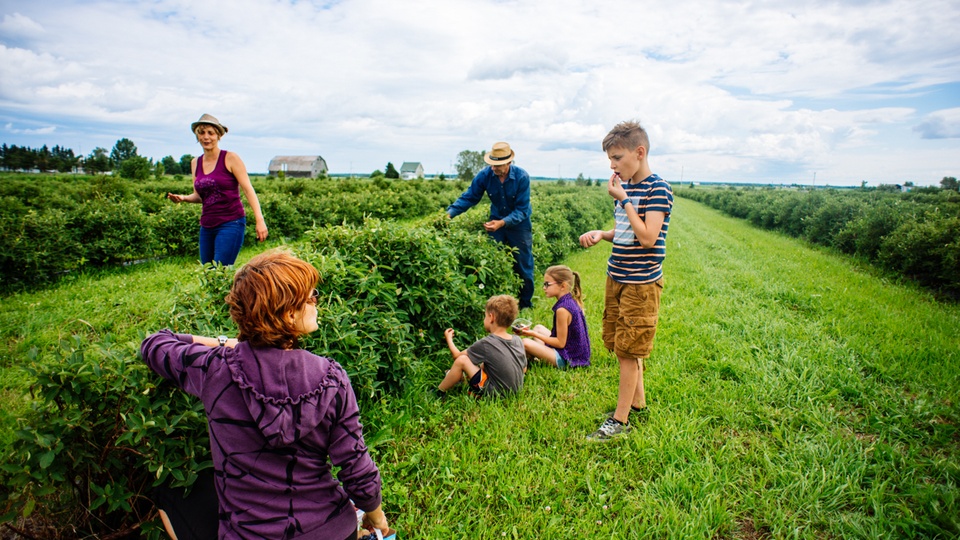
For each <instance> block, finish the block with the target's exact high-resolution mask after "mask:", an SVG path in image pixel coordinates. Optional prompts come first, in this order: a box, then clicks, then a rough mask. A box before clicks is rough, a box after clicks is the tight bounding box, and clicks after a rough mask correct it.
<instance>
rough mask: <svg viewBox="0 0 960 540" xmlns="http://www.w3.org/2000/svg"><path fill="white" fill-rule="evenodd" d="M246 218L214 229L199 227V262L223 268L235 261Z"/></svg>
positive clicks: (241, 240) (222, 224) (245, 225)
mask: <svg viewBox="0 0 960 540" xmlns="http://www.w3.org/2000/svg"><path fill="white" fill-rule="evenodd" d="M246 228H247V218H245V217H242V218H240V219H235V220H233V221H228V222H226V223H221V224H220V225H217V226H216V227H200V262H201V263H202V264H210V263H220V264H222V265H224V266H226V265H230V264H233V263H234V262H236V261H237V255H239V254H240V247H241V246H243V233H244V231H245V230H246Z"/></svg>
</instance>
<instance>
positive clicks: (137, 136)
mask: <svg viewBox="0 0 960 540" xmlns="http://www.w3.org/2000/svg"><path fill="white" fill-rule="evenodd" d="M0 17H2V18H0V121H2V122H3V123H5V124H7V125H8V126H9V127H8V128H7V129H6V130H5V131H4V137H5V139H4V142H7V143H14V144H27V145H33V146H40V145H42V144H48V145H53V144H60V145H63V146H68V147H72V148H74V149H75V150H80V151H83V152H86V153H89V152H90V150H92V148H93V147H94V146H105V147H107V148H108V149H109V148H110V147H111V146H112V145H113V144H114V142H116V140H117V139H119V138H121V137H128V138H130V139H132V140H134V142H135V143H137V146H138V148H139V149H140V152H141V154H144V155H148V156H151V157H155V158H160V157H162V156H164V155H168V154H169V155H173V156H175V157H178V156H180V155H181V154H184V153H196V152H198V150H199V149H198V147H197V146H196V144H195V142H194V140H193V137H192V136H191V134H190V133H189V131H188V129H189V124H190V122H192V121H193V120H195V119H196V118H198V117H199V116H200V115H201V114H202V113H204V112H208V113H211V114H214V115H215V116H217V117H218V118H220V120H221V121H223V122H224V123H225V124H227V125H228V126H230V133H229V134H228V135H227V137H226V138H225V139H224V141H223V147H224V148H227V149H230V150H235V151H237V152H238V153H239V154H240V155H241V157H242V158H243V159H244V160H245V161H246V163H247V166H248V168H249V169H250V170H252V171H264V170H265V169H266V164H267V162H268V161H269V159H270V158H271V157H272V156H273V155H276V154H297V153H304V154H313V153H317V154H321V155H323V156H324V158H325V159H326V160H327V162H328V163H329V164H330V166H331V168H332V170H333V171H334V172H354V173H369V172H370V171H372V170H373V169H383V167H384V166H385V164H386V162H387V161H392V162H393V163H394V164H395V165H397V166H399V163H400V162H403V161H420V162H422V163H423V164H424V167H425V169H426V171H427V172H428V173H436V172H440V171H446V172H447V173H448V174H449V173H450V172H452V163H453V162H454V160H455V158H456V155H457V153H458V152H459V151H460V150H463V149H473V150H479V149H485V148H489V147H490V145H491V144H492V143H493V142H494V141H497V140H506V141H509V142H510V143H511V145H512V146H513V147H514V148H515V149H516V150H517V155H518V158H517V159H518V164H519V165H520V166H522V167H525V168H526V169H527V170H528V171H530V172H531V174H534V175H539V176H556V175H558V174H559V175H562V176H564V177H573V176H576V175H577V174H578V173H583V174H585V175H586V176H591V177H594V178H597V177H606V175H607V174H608V164H607V161H606V159H605V156H604V155H603V153H602V152H601V151H600V140H601V139H602V138H603V136H604V134H605V133H606V132H607V131H608V130H609V129H610V127H612V126H613V125H614V124H615V123H617V122H619V121H621V120H624V119H631V118H633V119H639V120H641V121H642V122H643V124H644V125H645V127H647V129H648V131H649V132H650V136H651V146H652V149H651V150H652V152H651V165H652V168H653V170H654V171H655V172H658V173H660V174H661V175H662V176H664V177H665V178H668V179H671V180H679V179H680V176H681V174H682V175H683V179H684V181H687V180H704V181H724V180H728V181H750V182H763V183H768V182H773V183H781V182H783V183H792V182H804V183H807V182H808V181H809V180H810V179H812V178H813V176H814V175H815V174H816V175H817V176H816V178H817V182H818V184H819V183H832V184H834V185H843V184H857V185H859V183H860V182H861V181H862V180H867V181H869V182H871V183H900V182H903V181H905V180H912V181H914V182H916V183H918V184H931V185H935V184H938V183H939V180H940V178H942V177H943V176H957V174H958V173H960V170H958V169H960V158H958V156H960V129H958V126H960V120H958V116H960V115H958V113H957V111H958V110H960V56H958V55H957V54H956V51H958V50H960V34H957V32H955V29H956V28H957V27H958V25H960V5H957V4H956V2H952V1H949V0H943V1H937V0H918V1H905V0H901V1H886V2H884V1H880V2H866V3H865V2H808V3H801V4H797V3H795V2H766V3H762V4H756V3H747V2H742V3H739V2H737V3H735V2H723V3H717V2H688V1H682V0H681V1H679V2H670V3H661V4H650V3H641V2H632V1H627V0H624V1H612V2H604V3H599V4H598V3H596V2H586V1H572V0H553V1H516V2H503V1H496V0H490V1H484V0H450V1H447V2H422V1H421V2H417V1H411V2H388V1H384V0H345V1H342V2H328V3H319V2H303V1H300V2H294V1H288V0H271V1H263V0H236V1H232V2H224V1H212V0H211V1H207V2H199V3H197V2H187V1H182V0H156V1H153V2H137V3H130V2H118V1H97V2H85V1H69V0H63V1H57V2H42V3H31V4H26V3H21V2H0ZM931 36H935V37H936V38H935V39H931ZM50 126H54V127H55V128H56V131H55V132H54V133H31V131H36V130H42V129H45V128H48V127H50ZM43 135H47V137H46V138H44V137H43ZM50 136H55V137H61V138H60V139H59V140H51V138H50ZM892 156H897V157H898V158H901V159H898V160H896V161H895V162H893V163H892V162H891V161H892V159H891V158H892Z"/></svg>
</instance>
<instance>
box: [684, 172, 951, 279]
mask: <svg viewBox="0 0 960 540" xmlns="http://www.w3.org/2000/svg"><path fill="white" fill-rule="evenodd" d="M677 194H678V195H680V196H683V197H686V198H689V199H693V200H696V201H699V202H702V203H704V204H707V205H708V206H711V207H713V208H716V209H719V210H722V211H724V212H725V213H727V214H729V215H731V216H734V217H738V218H743V219H746V220H749V221H750V222H751V223H753V224H754V225H756V226H758V227H763V228H766V229H773V230H777V231H781V232H784V233H786V234H789V235H791V236H795V237H799V238H804V239H806V240H809V241H810V242H813V243H816V244H820V245H824V246H829V247H833V248H836V249H838V250H840V251H841V252H843V253H847V254H850V255H855V256H858V257H861V258H863V259H865V260H867V261H869V262H871V263H874V264H876V265H878V266H879V267H881V268H883V269H885V270H888V271H892V272H894V273H896V274H898V275H902V276H904V277H907V278H909V279H912V280H914V281H916V282H918V283H920V284H921V285H923V286H925V287H928V288H930V289H933V290H935V291H938V292H941V293H943V294H946V295H948V296H950V297H953V298H960V194H958V193H957V192H954V191H947V190H940V191H934V192H925V193H915V194H911V193H898V192H890V191H881V190H837V189H821V190H812V191H811V190H804V191H801V190H785V189H770V188H739V189H738V188H728V189H689V188H681V189H678V190H677Z"/></svg>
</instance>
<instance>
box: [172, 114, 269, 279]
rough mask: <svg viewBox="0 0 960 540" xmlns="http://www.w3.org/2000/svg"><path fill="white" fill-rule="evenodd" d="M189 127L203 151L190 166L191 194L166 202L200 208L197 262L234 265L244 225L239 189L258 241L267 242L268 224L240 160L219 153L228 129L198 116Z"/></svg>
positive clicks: (218, 122) (224, 152)
mask: <svg viewBox="0 0 960 540" xmlns="http://www.w3.org/2000/svg"><path fill="white" fill-rule="evenodd" d="M190 127H191V129H193V133H194V135H196V136H197V142H199V143H200V146H201V147H202V148H203V156H202V157H199V158H193V161H192V162H191V164H190V167H191V169H190V170H191V172H192V173H193V178H194V180H193V193H191V194H190V195H178V194H176V193H167V198H168V199H170V200H171V201H173V202H175V203H182V202H188V203H200V204H202V205H203V209H202V210H201V213H200V262H201V263H203V264H208V263H219V264H224V265H229V264H233V263H234V262H236V260H237V255H238V254H239V253H240V246H242V245H243V233H244V229H245V228H246V225H247V219H246V213H245V212H244V210H243V203H242V202H241V201H240V189H243V193H244V195H246V197H247V202H248V203H250V208H251V209H252V210H253V215H254V217H255V218H256V220H257V240H259V241H261V242H263V241H264V240H266V239H267V224H266V222H265V221H264V220H263V212H261V211H260V200H259V199H257V192H256V191H254V189H253V184H252V183H250V177H249V176H248V175H247V168H246V167H245V166H244V164H243V160H241V159H240V156H238V155H237V154H235V153H233V152H227V151H226V150H220V138H221V137H223V135H224V134H225V133H227V127H226V126H224V125H222V124H221V123H220V121H219V120H217V119H216V118H214V117H213V116H211V115H209V114H204V115H203V116H201V117H200V120H197V121H196V122H194V123H193V124H191V126H190Z"/></svg>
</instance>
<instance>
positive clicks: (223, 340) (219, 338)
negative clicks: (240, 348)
mask: <svg viewBox="0 0 960 540" xmlns="http://www.w3.org/2000/svg"><path fill="white" fill-rule="evenodd" d="M217 343H219V344H220V346H221V347H223V346H224V345H226V344H227V336H217Z"/></svg>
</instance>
